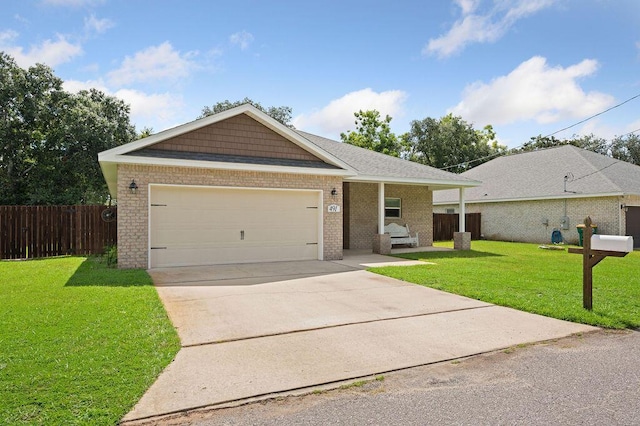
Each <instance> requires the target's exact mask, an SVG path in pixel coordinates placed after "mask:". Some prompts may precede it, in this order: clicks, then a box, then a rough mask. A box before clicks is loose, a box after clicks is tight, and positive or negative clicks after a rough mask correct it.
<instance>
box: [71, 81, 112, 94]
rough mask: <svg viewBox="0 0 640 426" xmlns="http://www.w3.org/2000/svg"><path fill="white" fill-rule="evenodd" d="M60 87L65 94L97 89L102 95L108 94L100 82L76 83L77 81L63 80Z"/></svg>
mask: <svg viewBox="0 0 640 426" xmlns="http://www.w3.org/2000/svg"><path fill="white" fill-rule="evenodd" d="M62 87H63V88H64V90H66V91H67V92H71V93H78V92H79V91H81V90H89V89H97V90H100V91H102V92H104V93H109V89H107V86H105V84H104V82H103V81H102V80H87V81H78V80H65V81H64V82H63V83H62Z"/></svg>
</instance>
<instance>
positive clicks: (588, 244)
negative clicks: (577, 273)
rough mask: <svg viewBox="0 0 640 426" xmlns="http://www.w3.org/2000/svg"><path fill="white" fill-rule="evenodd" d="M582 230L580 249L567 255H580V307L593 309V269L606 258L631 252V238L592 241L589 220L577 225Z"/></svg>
mask: <svg viewBox="0 0 640 426" xmlns="http://www.w3.org/2000/svg"><path fill="white" fill-rule="evenodd" d="M578 227H580V228H583V230H582V235H583V245H582V248H581V249H579V248H573V247H570V248H569V253H574V254H581V255H582V306H583V307H584V308H585V309H588V310H591V309H592V308H593V300H592V299H593V271H592V269H593V267H594V266H596V265H597V264H598V263H600V261H601V260H602V259H604V258H605V257H607V256H614V257H625V256H626V255H627V254H628V253H629V252H631V251H633V237H619V236H617V235H595V236H594V237H598V238H596V239H595V240H592V238H591V237H592V233H593V231H592V229H591V218H590V217H587V218H586V219H585V220H584V223H583V224H581V225H578Z"/></svg>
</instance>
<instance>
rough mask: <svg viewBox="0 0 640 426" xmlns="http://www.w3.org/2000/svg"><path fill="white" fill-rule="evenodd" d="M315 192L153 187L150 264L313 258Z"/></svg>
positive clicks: (315, 249) (316, 211)
mask: <svg viewBox="0 0 640 426" xmlns="http://www.w3.org/2000/svg"><path fill="white" fill-rule="evenodd" d="M318 203H319V197H318V191H284V190H259V189H248V190H247V189H231V188H230V189H227V188H194V187H179V186H176V187H161V186H158V187H153V186H152V190H151V204H152V206H151V213H150V214H151V218H150V242H151V247H157V248H158V249H152V250H151V253H150V264H151V267H161V266H184V265H211V264H224V263H246V262H261V261H277V260H308V259H318V257H319V252H318V232H319V230H318V227H319V225H318V224H319V214H321V213H320V212H321V210H320V209H318Z"/></svg>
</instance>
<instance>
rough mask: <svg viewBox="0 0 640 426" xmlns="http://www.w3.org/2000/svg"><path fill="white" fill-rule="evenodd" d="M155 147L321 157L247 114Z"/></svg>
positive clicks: (244, 153) (168, 140) (228, 153)
mask: <svg viewBox="0 0 640 426" xmlns="http://www.w3.org/2000/svg"><path fill="white" fill-rule="evenodd" d="M152 148H153V149H159V150H166V151H184V152H191V153H193V152H196V153H207V154H225V155H240V156H246V157H265V158H286V159H291V160H307V161H317V162H320V161H321V160H320V159H318V158H317V157H315V156H314V155H313V154H311V153H309V152H307V151H306V150H304V149H302V148H300V147H299V146H298V145H296V144H295V143H293V142H291V141H290V140H288V139H286V138H284V137H282V136H281V135H279V134H278V133H276V132H274V131H273V130H271V129H269V128H268V127H265V126H263V125H262V124H260V123H258V122H257V121H255V120H254V119H253V118H251V117H249V116H248V115H246V114H240V115H237V116H235V117H231V118H228V119H226V120H224V121H220V122H218V123H214V124H211V125H209V126H206V127H203V128H201V129H197V130H194V131H191V132H188V133H185V134H183V135H180V136H176V137H174V138H171V139H167V140H165V141H162V142H159V143H157V144H155V145H153V146H152Z"/></svg>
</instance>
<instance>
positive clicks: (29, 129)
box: [0, 52, 135, 204]
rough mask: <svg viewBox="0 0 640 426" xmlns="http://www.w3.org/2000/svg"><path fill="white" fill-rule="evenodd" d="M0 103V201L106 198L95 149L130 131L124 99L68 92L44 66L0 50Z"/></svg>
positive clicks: (124, 137) (117, 141)
mask: <svg viewBox="0 0 640 426" xmlns="http://www.w3.org/2000/svg"><path fill="white" fill-rule="evenodd" d="M0 108H1V109H0V204H82V203H96V202H104V201H105V200H106V197H107V194H108V192H107V188H106V183H105V181H104V178H103V176H102V173H101V171H100V167H99V164H98V161H97V157H98V153H99V152H100V151H104V150H106V149H110V148H113V147H115V146H118V145H121V144H123V143H127V142H130V141H131V140H133V139H134V138H135V129H134V127H133V126H132V125H131V124H130V122H129V107H128V106H127V105H126V104H125V103H124V102H122V101H121V100H119V99H116V98H114V97H111V96H107V95H105V94H104V93H102V92H100V91H98V90H93V89H92V90H89V91H81V92H79V93H77V94H71V93H67V92H65V91H64V90H63V89H62V80H60V79H59V78H58V77H56V76H55V75H54V74H53V71H52V70H51V69H50V68H49V67H47V66H44V65H41V64H38V65H35V66H33V67H30V68H29V69H26V70H25V69H22V68H20V67H18V66H17V64H16V63H15V61H14V60H13V58H11V57H10V56H8V55H6V54H4V53H1V52H0Z"/></svg>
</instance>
